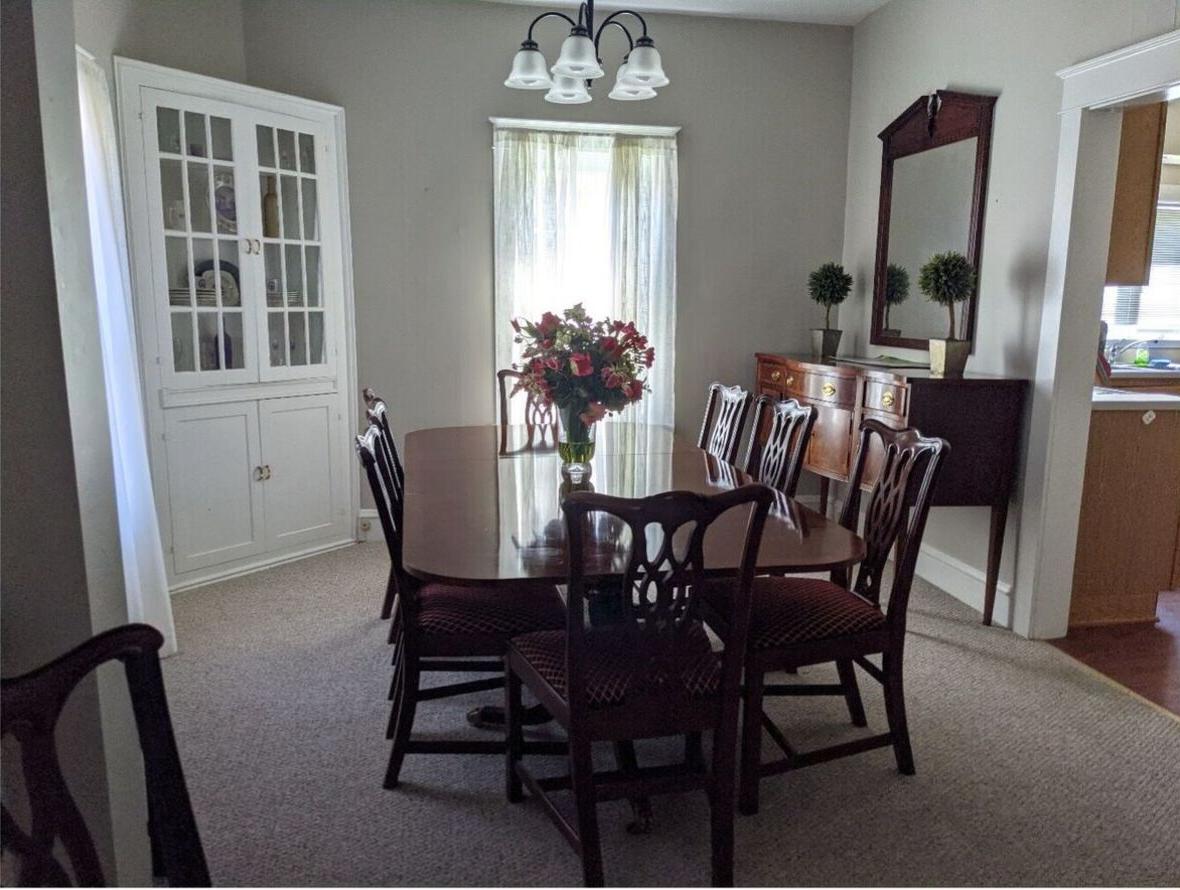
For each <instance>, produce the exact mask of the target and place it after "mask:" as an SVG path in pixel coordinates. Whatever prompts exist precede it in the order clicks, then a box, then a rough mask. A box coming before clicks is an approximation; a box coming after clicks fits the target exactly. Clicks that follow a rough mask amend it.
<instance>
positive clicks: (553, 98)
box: [545, 75, 590, 105]
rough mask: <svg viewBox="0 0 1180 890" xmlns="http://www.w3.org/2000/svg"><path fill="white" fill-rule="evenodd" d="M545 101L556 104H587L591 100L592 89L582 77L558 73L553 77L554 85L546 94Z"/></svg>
mask: <svg viewBox="0 0 1180 890" xmlns="http://www.w3.org/2000/svg"><path fill="white" fill-rule="evenodd" d="M545 101H546V102H553V103H554V104H556V105H585V104H586V103H587V102H589V101H590V91H589V90H588V89H586V82H585V81H584V80H582V79H581V78H580V77H562V76H560V75H558V76H557V77H555V78H553V86H552V87H551V88H550V90H549V92H547V93H546V94H545Z"/></svg>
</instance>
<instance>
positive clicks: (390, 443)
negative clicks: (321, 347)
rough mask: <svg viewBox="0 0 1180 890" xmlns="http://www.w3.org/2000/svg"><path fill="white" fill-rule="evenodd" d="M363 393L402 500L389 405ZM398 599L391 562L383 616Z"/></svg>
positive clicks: (403, 481) (402, 473) (391, 482)
mask: <svg viewBox="0 0 1180 890" xmlns="http://www.w3.org/2000/svg"><path fill="white" fill-rule="evenodd" d="M361 395H362V396H363V397H364V400H365V405H366V406H368V407H367V410H366V411H365V415H366V416H367V417H368V418H369V423H375V424H377V426H379V427H381V437H380V439H379V442H378V445H379V447H380V450H381V451H380V456H381V458H382V459H383V461H384V466H385V467H387V468H388V477H389V480H388V483H389V485H390V486H391V487H392V488H393V490H394V491H395V493H396V495H397V497H398V500H399V501H400V500H401V498H403V497H404V496H405V490H406V472H405V470H404V469H403V468H402V462H401V457H400V455H398V453H397V443H396V442H395V441H394V439H393V431H392V429H391V428H390V423H389V406H388V405H387V404H386V403H385V400H384V399H383V398H381V397H380V396H379V395H377V394H376V393H375V392H373V390H372V389H370V388H369V387H365V389H364V391H363V392H362V393H361ZM396 599H397V572H395V571H394V568H393V564H392V563H390V566H389V578H388V579H387V580H386V582H385V596H384V598H383V599H382V601H381V617H382V618H389V617H390V616H391V615H392V614H393V604H394V601H395V600H396ZM395 632H396V629H395V628H390V632H389V633H390V639H391V640H392V638H393V636H394V634H395Z"/></svg>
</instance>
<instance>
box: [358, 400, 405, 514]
mask: <svg viewBox="0 0 1180 890" xmlns="http://www.w3.org/2000/svg"><path fill="white" fill-rule="evenodd" d="M363 395H364V398H365V405H366V406H367V410H366V411H365V414H366V416H367V417H368V419H369V423H375V424H377V425H378V426H379V427H381V433H382V441H381V446H382V450H383V451H384V453H385V461H386V464H387V465H388V467H389V470H390V473H391V476H392V481H393V484H394V485H395V486H396V488H397V494H398V497H399V498H401V497H402V496H403V495H404V494H405V490H406V471H405V470H404V469H402V460H401V456H400V455H399V454H398V453H397V442H395V441H394V438H393V430H392V428H391V427H390V424H389V405H388V404H387V403H386V401H385V400H384V399H383V398H381V397H380V396H379V395H377V394H376V393H375V392H373V390H372V389H370V388H369V387H365V390H364V392H363Z"/></svg>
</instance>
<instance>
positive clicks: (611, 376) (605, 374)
mask: <svg viewBox="0 0 1180 890" xmlns="http://www.w3.org/2000/svg"><path fill="white" fill-rule="evenodd" d="M602 382H603V383H604V384H606V388H607V389H618V388H619V387H620V386H622V385H623V378H622V377H620V376H619V375H618V374H616V373H615V369H614V368H611V367H609V366H608V367H605V368H603V369H602Z"/></svg>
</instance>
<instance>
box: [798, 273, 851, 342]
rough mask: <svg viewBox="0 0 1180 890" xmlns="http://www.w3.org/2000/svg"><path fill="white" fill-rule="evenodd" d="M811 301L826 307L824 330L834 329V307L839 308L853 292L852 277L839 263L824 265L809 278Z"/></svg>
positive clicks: (808, 288) (808, 287)
mask: <svg viewBox="0 0 1180 890" xmlns="http://www.w3.org/2000/svg"><path fill="white" fill-rule="evenodd" d="M807 290H808V292H809V293H810V294H811V299H813V300H815V302H817V303H819V304H820V305H821V306H823V307H824V329H825V330H828V331H830V330H831V329H832V307H833V306H839V305H840V304H841V303H843V302H844V300H845V299H847V298H848V293H849V292H850V291H851V290H852V276H851V275H849V274H848V273H847V272H845V271H844V267H843V266H841V265H840V264H839V263H824V264H823V265H822V266H820V267H819V268H818V269H816V270H815V271H814V272H812V273H811V275H810V276H808V278H807Z"/></svg>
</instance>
